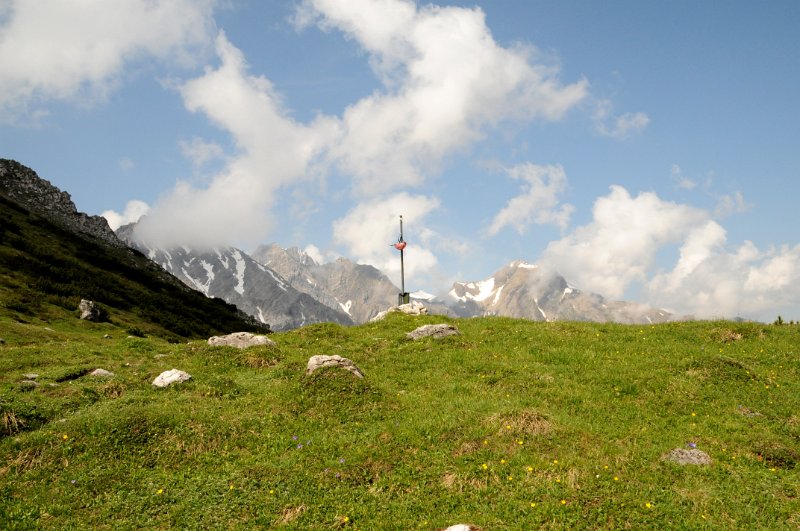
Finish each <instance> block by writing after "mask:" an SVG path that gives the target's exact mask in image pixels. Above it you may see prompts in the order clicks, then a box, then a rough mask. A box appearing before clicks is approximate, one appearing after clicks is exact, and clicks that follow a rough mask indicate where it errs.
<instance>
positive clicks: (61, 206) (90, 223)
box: [0, 159, 127, 248]
mask: <svg viewBox="0 0 800 531" xmlns="http://www.w3.org/2000/svg"><path fill="white" fill-rule="evenodd" d="M0 193H2V194H3V195H5V196H6V197H8V198H9V199H11V200H13V201H15V202H16V203H18V204H20V205H22V206H24V207H25V208H27V209H29V210H30V211H32V212H35V213H37V214H39V215H41V216H43V217H45V218H47V219H48V220H50V221H52V222H53V223H55V224H57V225H61V226H63V227H65V228H67V229H68V230H71V231H74V232H78V233H82V234H84V235H89V236H92V237H95V238H98V239H100V240H102V241H103V242H105V243H106V244H108V245H112V246H114V247H119V248H126V247H127V245H125V243H123V242H122V241H120V239H119V238H117V236H116V234H114V231H112V230H111V227H109V226H108V222H107V221H106V219H105V218H104V217H102V216H89V215H87V214H84V213H83V212H78V209H77V208H76V207H75V203H73V202H72V197H71V196H70V195H69V194H68V193H67V192H63V191H61V190H59V189H58V188H56V187H55V186H53V185H52V184H50V182H49V181H46V180H45V179H42V178H41V177H39V176H38V175H37V174H36V172H35V171H33V170H32V169H30V168H28V167H27V166H23V165H22V164H20V163H19V162H16V161H14V160H8V159H0Z"/></svg>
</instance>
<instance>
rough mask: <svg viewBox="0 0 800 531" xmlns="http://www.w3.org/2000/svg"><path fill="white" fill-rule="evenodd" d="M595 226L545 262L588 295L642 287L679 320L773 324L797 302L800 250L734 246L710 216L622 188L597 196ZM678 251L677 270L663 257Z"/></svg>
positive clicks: (553, 247) (554, 246)
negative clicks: (719, 319)
mask: <svg viewBox="0 0 800 531" xmlns="http://www.w3.org/2000/svg"><path fill="white" fill-rule="evenodd" d="M592 212H593V218H592V221H591V222H589V223H588V224H586V225H583V226H581V227H578V228H576V229H575V230H574V231H573V232H572V233H571V234H569V235H567V236H565V237H564V238H562V239H561V240H558V241H555V242H552V243H550V244H549V245H548V246H547V248H546V249H545V251H544V253H543V255H542V257H541V262H542V264H543V265H546V266H548V267H552V268H553V269H555V270H556V271H558V272H559V273H560V274H561V275H563V276H565V277H566V278H567V279H569V280H570V282H571V283H574V284H576V285H577V286H579V287H580V288H582V289H585V290H587V291H594V292H597V293H600V294H602V295H605V296H606V297H609V298H612V299H622V298H625V296H626V292H627V291H628V290H629V288H632V287H639V288H641V295H640V296H641V298H642V300H643V301H646V302H647V303H648V304H650V305H653V306H657V307H662V308H666V309H668V310H670V311H672V312H674V313H676V314H678V315H693V316H695V317H699V318H714V317H728V318H730V317H735V316H737V315H741V316H744V317H748V318H755V319H761V320H767V321H769V320H772V319H774V318H775V316H776V315H777V314H778V313H780V312H781V311H785V310H790V311H792V310H796V305H797V301H798V300H800V245H797V246H794V247H790V246H782V247H778V248H770V249H768V250H760V249H758V248H757V247H756V246H755V245H754V244H753V243H752V242H750V241H745V242H744V243H742V244H740V245H731V244H730V243H729V242H728V241H727V233H726V231H725V228H724V227H723V226H722V225H720V223H719V222H718V221H717V220H715V219H713V214H712V212H709V211H707V210H703V209H698V208H695V207H692V206H689V205H683V204H678V203H673V202H669V201H664V200H662V199H660V198H659V197H658V196H657V195H656V194H654V193H652V192H647V193H641V194H639V195H638V196H636V197H632V196H631V195H630V194H629V193H628V191H627V190H625V189H624V188H622V187H620V186H612V187H611V191H610V193H609V194H608V195H607V196H604V197H601V198H598V199H597V200H596V201H595V204H594V208H593V211H592ZM675 245H677V246H678V256H677V259H676V260H675V262H674V264H669V263H668V262H666V267H665V262H664V258H663V256H662V259H661V261H660V262H661V263H659V260H658V258H659V256H658V255H659V254H663V253H664V252H665V251H668V250H670V249H671V248H672V247H673V246H675Z"/></svg>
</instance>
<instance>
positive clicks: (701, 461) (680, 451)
mask: <svg viewBox="0 0 800 531" xmlns="http://www.w3.org/2000/svg"><path fill="white" fill-rule="evenodd" d="M661 459H662V460H664V461H669V462H671V463H677V464H679V465H710V464H711V457H710V456H709V455H708V454H707V453H705V452H704V451H702V450H698V449H696V448H688V449H687V448H675V449H674V450H671V451H670V452H669V453H667V454H665V455H664V456H662V457H661Z"/></svg>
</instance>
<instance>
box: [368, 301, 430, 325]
mask: <svg viewBox="0 0 800 531" xmlns="http://www.w3.org/2000/svg"><path fill="white" fill-rule="evenodd" d="M392 312H400V313H404V314H406V315H426V314H427V313H428V309H427V308H426V307H425V305H424V304H422V303H421V302H419V301H411V302H409V303H408V304H401V305H400V306H394V307H392V308H389V309H388V310H385V311H383V312H380V313H379V314H378V315H376V316H375V317H373V318H372V319H370V322H375V321H380V320H381V319H383V318H385V317H386V316H387V315H389V314H390V313H392Z"/></svg>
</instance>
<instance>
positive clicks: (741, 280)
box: [646, 222, 800, 321]
mask: <svg viewBox="0 0 800 531" xmlns="http://www.w3.org/2000/svg"><path fill="white" fill-rule="evenodd" d="M710 223H711V225H708V226H704V227H700V228H698V230H697V232H696V233H695V234H692V235H691V237H690V238H688V239H687V241H686V242H685V243H684V244H683V246H682V247H681V251H680V258H679V260H678V262H677V263H676V265H675V268H674V269H673V270H672V271H669V272H667V273H662V274H658V275H655V276H654V277H653V278H652V279H651V280H650V282H649V283H648V284H647V286H646V288H647V290H646V296H647V297H648V298H649V300H651V301H653V303H654V304H658V305H660V306H662V307H667V308H675V309H677V310H678V311H680V312H681V313H685V314H690V315H694V316H696V317H701V318H715V317H716V318H719V317H727V318H730V317H734V316H743V317H747V318H754V319H760V320H763V321H771V320H772V319H774V318H775V317H776V316H777V315H778V314H780V313H781V312H784V311H796V309H797V301H798V300H800V265H798V264H800V245H796V246H794V247H790V246H781V247H779V248H771V249H768V250H766V251H761V250H759V249H758V248H757V247H756V246H755V245H754V244H753V243H752V242H750V241H746V242H744V243H743V244H741V245H739V246H738V247H734V248H732V249H729V248H728V247H729V246H728V245H726V243H727V242H726V234H725V231H724V229H722V228H721V227H719V226H714V222H710Z"/></svg>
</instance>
